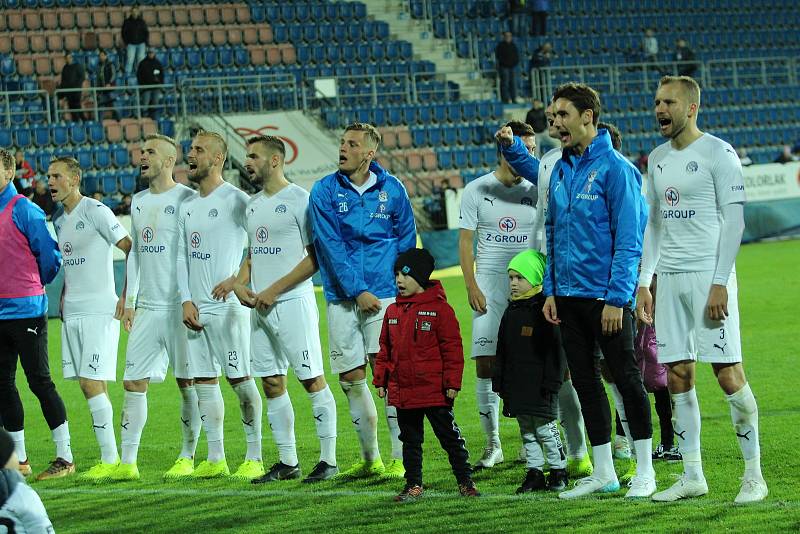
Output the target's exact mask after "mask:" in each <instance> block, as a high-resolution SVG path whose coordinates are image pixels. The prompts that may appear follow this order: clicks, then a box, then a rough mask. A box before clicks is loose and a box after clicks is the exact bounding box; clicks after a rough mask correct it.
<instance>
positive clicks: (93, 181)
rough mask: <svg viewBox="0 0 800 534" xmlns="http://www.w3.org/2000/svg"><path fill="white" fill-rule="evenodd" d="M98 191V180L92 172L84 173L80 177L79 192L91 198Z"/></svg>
mask: <svg viewBox="0 0 800 534" xmlns="http://www.w3.org/2000/svg"><path fill="white" fill-rule="evenodd" d="M99 190H100V180H99V179H98V178H97V174H95V173H94V172H91V171H90V172H85V173H83V175H82V176H81V191H83V194H84V195H87V196H91V195H93V194H95V193H96V192H97V191H99Z"/></svg>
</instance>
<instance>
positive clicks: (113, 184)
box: [101, 172, 119, 195]
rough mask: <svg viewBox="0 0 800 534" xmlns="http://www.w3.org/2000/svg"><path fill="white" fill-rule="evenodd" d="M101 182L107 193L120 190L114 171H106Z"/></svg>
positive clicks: (110, 193)
mask: <svg viewBox="0 0 800 534" xmlns="http://www.w3.org/2000/svg"><path fill="white" fill-rule="evenodd" d="M101 184H102V186H103V193H105V194H106V195H113V194H114V193H116V192H117V191H118V190H119V184H118V183H117V177H116V175H114V174H113V173H110V172H104V173H103V174H102V175H101Z"/></svg>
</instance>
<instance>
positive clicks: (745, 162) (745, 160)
mask: <svg viewBox="0 0 800 534" xmlns="http://www.w3.org/2000/svg"><path fill="white" fill-rule="evenodd" d="M736 155H737V156H739V162H740V163H741V164H742V167H749V166H750V165H752V164H753V160H752V159H750V156H748V155H747V149H746V148H744V147H739V148H737V149H736Z"/></svg>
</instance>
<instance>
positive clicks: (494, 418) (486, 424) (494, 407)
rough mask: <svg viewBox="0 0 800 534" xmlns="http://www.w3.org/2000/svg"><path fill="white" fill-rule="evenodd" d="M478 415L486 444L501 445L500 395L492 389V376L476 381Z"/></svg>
mask: <svg viewBox="0 0 800 534" xmlns="http://www.w3.org/2000/svg"><path fill="white" fill-rule="evenodd" d="M475 393H476V397H477V400H478V417H479V418H480V421H481V428H482V429H483V433H484V434H485V435H486V445H487V446H489V447H491V446H494V447H500V397H499V396H498V395H497V393H495V392H494V391H492V379H491V378H478V379H477V380H476V383H475Z"/></svg>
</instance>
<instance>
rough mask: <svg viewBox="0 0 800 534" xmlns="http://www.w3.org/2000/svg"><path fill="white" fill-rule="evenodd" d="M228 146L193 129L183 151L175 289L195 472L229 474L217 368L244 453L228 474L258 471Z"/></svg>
mask: <svg viewBox="0 0 800 534" xmlns="http://www.w3.org/2000/svg"><path fill="white" fill-rule="evenodd" d="M227 152H228V147H227V144H226V143H225V140H224V139H223V138H222V137H221V136H220V135H219V134H217V133H214V132H207V131H203V130H201V131H199V132H198V133H197V134H196V135H195V138H194V140H193V141H192V148H191V150H190V151H189V154H188V156H187V161H188V163H189V179H190V180H191V181H192V182H194V183H196V184H197V192H198V194H196V195H193V196H192V197H190V198H188V199H186V200H185V201H184V202H183V204H182V205H181V208H180V211H179V213H180V215H179V218H178V228H179V237H178V289H179V291H180V294H181V302H182V303H183V324H185V325H186V327H187V328H189V333H188V337H189V345H188V347H189V367H190V368H191V369H192V372H193V374H194V376H195V381H194V382H195V386H194V387H195V390H196V392H197V400H198V405H199V408H200V418H201V419H202V421H203V428H204V429H205V431H206V439H207V440H208V459H207V460H206V461H204V462H202V463H201V464H200V465H198V466H197V468H195V470H194V472H193V473H192V476H193V477H195V478H216V477H223V476H227V475H228V474H230V471H229V469H228V463H227V461H226V459H225V448H224V443H223V419H224V417H225V405H224V403H223V400H222V391H220V387H219V378H218V377H219V376H220V374H222V373H224V374H225V377H226V378H227V379H228V383H230V385H231V387H232V388H233V390H234V392H235V393H236V395H237V396H238V397H239V408H240V410H241V413H242V425H243V426H244V433H245V436H246V440H247V453H246V456H245V461H244V462H243V463H242V464H241V466H239V469H238V470H237V471H236V473H234V475H233V476H234V477H236V478H239V479H242V480H252V479H254V478H257V477H260V476H261V475H263V474H264V465H263V463H262V462H261V395H260V394H259V393H258V387H257V386H256V383H255V381H254V380H253V379H252V378H251V377H250V316H249V313H248V311H247V309H245V308H243V307H242V306H240V305H239V302H238V301H237V300H236V299H235V298H233V296H232V295H229V294H230V293H231V291H232V290H233V284H234V281H235V275H236V272H237V270H238V268H239V265H240V262H241V259H242V255H243V252H244V249H245V246H246V244H247V233H246V232H245V230H244V225H245V220H244V213H245V208H246V206H247V202H248V200H249V197H248V196H247V194H246V193H244V192H243V191H241V190H240V189H238V188H236V187H235V186H233V185H231V184H229V183H227V182H225V181H224V180H223V179H222V167H223V165H224V164H225V158H226V156H227Z"/></svg>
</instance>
